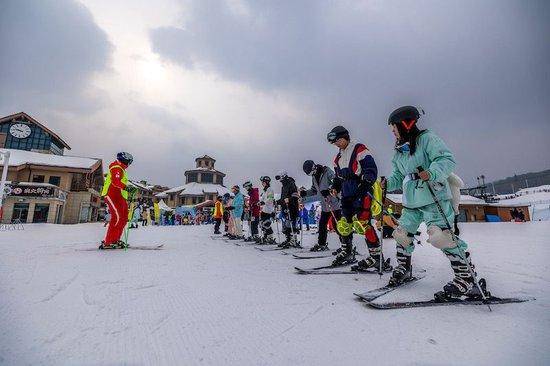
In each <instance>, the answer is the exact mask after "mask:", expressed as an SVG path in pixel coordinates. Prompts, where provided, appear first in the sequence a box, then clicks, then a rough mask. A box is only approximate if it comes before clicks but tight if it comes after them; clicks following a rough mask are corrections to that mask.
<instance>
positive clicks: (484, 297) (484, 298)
mask: <svg viewBox="0 0 550 366" xmlns="http://www.w3.org/2000/svg"><path fill="white" fill-rule="evenodd" d="M417 169H418V172H419V173H421V172H423V171H424V168H422V167H421V166H419V167H417ZM426 183H427V186H428V190H429V191H430V194H431V196H432V198H433V200H434V203H435V204H436V206H437V210H438V211H439V214H440V215H441V216H442V217H443V219H444V220H445V225H446V227H447V230H449V232H450V233H451V237H452V239H453V242H454V243H455V244H456V248H457V249H458V252H459V253H460V256H461V257H462V259H464V262H465V263H466V267H468V271H469V272H470V275H471V276H472V278H473V279H474V283H475V285H476V287H477V289H478V290H479V292H480V293H481V297H483V301H487V296H485V291H483V289H482V288H481V286H480V285H479V281H478V280H477V276H476V273H475V272H474V270H473V268H472V266H471V265H470V262H469V261H468V258H466V253H465V252H464V251H463V250H462V248H460V245H458V244H457V243H456V239H457V238H458V237H457V236H456V235H455V233H454V232H453V230H452V227H451V224H450V223H449V220H448V219H447V216H446V215H445V212H444V211H443V208H442V207H441V203H440V202H439V200H438V199H437V197H436V195H435V192H434V190H433V187H432V185H431V184H430V182H429V181H426ZM486 305H487V307H488V308H489V311H492V309H491V305H489V304H486Z"/></svg>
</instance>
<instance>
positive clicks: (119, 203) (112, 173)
mask: <svg viewBox="0 0 550 366" xmlns="http://www.w3.org/2000/svg"><path fill="white" fill-rule="evenodd" d="M133 160H134V158H133V157H132V155H131V154H130V153H127V152H120V153H118V154H117V159H116V160H115V161H113V162H112V163H111V164H110V165H109V172H108V173H107V176H106V177H105V183H104V184H103V190H102V191H101V195H102V196H103V197H104V199H105V202H106V203H107V206H109V212H110V213H111V221H109V227H108V228H107V234H106V235H105V240H104V241H103V242H102V243H101V246H100V247H99V248H100V249H111V248H118V247H121V246H125V243H123V242H121V240H120V237H121V236H122V232H123V231H124V228H125V227H126V223H127V222H128V190H127V185H128V176H127V175H126V168H128V166H129V165H130V164H132V161H133Z"/></svg>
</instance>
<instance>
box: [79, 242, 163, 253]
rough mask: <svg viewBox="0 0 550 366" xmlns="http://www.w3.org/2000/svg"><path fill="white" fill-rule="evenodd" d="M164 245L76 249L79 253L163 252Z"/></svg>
mask: <svg viewBox="0 0 550 366" xmlns="http://www.w3.org/2000/svg"><path fill="white" fill-rule="evenodd" d="M163 247H164V244H158V245H131V246H128V247H117V248H109V249H99V248H84V249H75V250H76V251H78V252H94V251H105V252H108V251H115V250H162V248H163Z"/></svg>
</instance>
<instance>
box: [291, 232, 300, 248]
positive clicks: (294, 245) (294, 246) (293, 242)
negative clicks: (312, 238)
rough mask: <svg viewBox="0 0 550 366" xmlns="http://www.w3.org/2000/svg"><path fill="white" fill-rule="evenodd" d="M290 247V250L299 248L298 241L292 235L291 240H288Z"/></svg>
mask: <svg viewBox="0 0 550 366" xmlns="http://www.w3.org/2000/svg"><path fill="white" fill-rule="evenodd" d="M290 246H291V247H292V248H301V247H302V246H301V245H300V241H299V240H298V238H297V237H296V234H294V235H292V238H291V239H290Z"/></svg>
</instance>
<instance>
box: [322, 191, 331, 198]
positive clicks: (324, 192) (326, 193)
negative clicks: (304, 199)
mask: <svg viewBox="0 0 550 366" xmlns="http://www.w3.org/2000/svg"><path fill="white" fill-rule="evenodd" d="M321 196H323V197H324V198H327V197H328V196H330V191H329V190H328V189H325V190H322V191H321Z"/></svg>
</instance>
